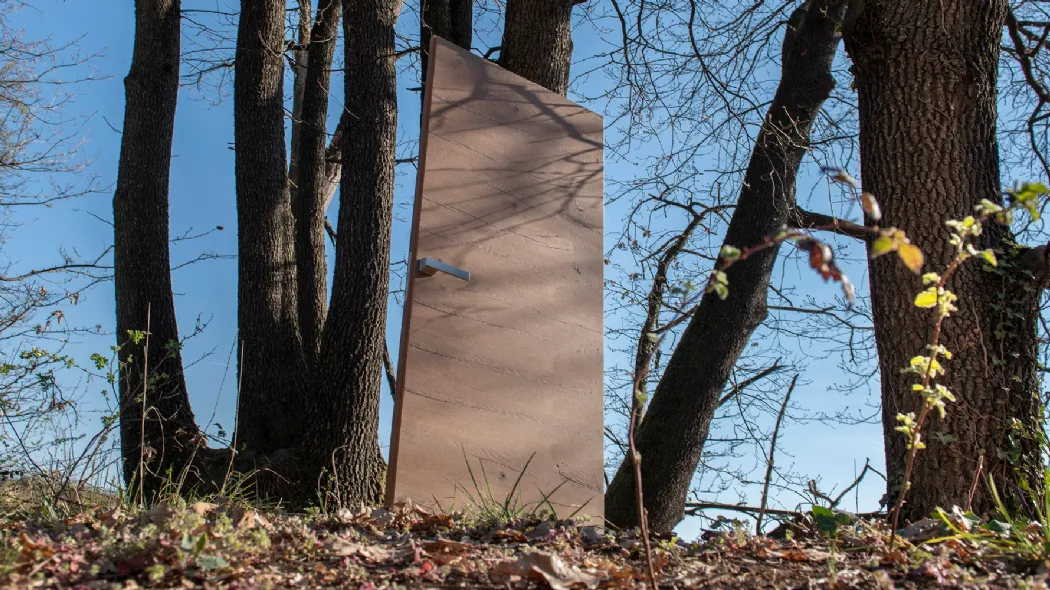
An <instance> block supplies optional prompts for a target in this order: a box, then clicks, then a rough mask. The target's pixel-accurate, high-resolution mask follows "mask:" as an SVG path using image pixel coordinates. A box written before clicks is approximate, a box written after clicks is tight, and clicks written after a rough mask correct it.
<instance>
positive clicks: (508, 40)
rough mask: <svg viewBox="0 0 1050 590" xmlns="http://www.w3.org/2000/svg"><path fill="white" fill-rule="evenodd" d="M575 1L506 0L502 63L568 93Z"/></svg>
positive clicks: (528, 77) (500, 63)
mask: <svg viewBox="0 0 1050 590" xmlns="http://www.w3.org/2000/svg"><path fill="white" fill-rule="evenodd" d="M574 4H575V2H574V1H573V0H507V14H506V21H505V22H504V25H503V43H502V45H501V46H500V56H499V65H500V66H502V67H503V68H505V69H506V70H508V71H511V72H514V73H515V74H517V75H519V76H521V77H522V78H525V79H527V80H531V81H532V82H535V83H536V84H539V85H540V86H543V87H544V88H546V89H548V90H550V91H551V92H555V93H557V94H560V95H562V96H565V94H566V93H567V92H568V91H569V65H570V64H571V62H572V7H573V5H574Z"/></svg>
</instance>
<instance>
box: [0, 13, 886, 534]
mask: <svg viewBox="0 0 1050 590" xmlns="http://www.w3.org/2000/svg"><path fill="white" fill-rule="evenodd" d="M33 4H34V7H33V8H28V9H23V10H22V11H21V12H20V13H18V14H17V15H16V19H15V23H14V24H15V25H16V26H18V27H24V28H25V29H26V30H27V36H28V37H29V38H38V37H43V36H47V35H50V36H52V38H53V40H54V41H55V43H56V44H60V43H62V42H65V41H69V40H72V39H74V38H78V37H81V36H84V35H86V36H85V37H84V39H83V40H82V41H81V47H82V49H83V50H84V51H85V52H86V53H94V52H101V55H100V56H99V57H98V58H97V59H94V60H93V61H92V62H91V64H90V67H91V68H92V69H93V70H94V71H95V73H96V75H97V76H99V77H101V78H102V79H100V80H98V81H94V82H90V83H85V84H82V85H81V86H80V87H79V89H78V92H77V95H76V99H75V101H74V102H73V103H72V104H71V105H70V106H71V108H72V109H73V110H74V111H75V113H73V114H75V115H83V116H88V117H90V118H89V120H88V123H87V125H86V126H85V128H84V134H85V136H86V140H87V142H86V144H85V154H87V155H91V156H93V160H92V161H91V163H90V165H89V170H90V171H91V172H93V173H96V174H98V175H99V176H100V177H101V178H102V182H103V183H104V184H105V185H106V186H107V187H108V188H107V189H106V190H104V191H102V192H101V193H100V194H97V195H93V196H89V197H85V198H83V199H80V200H78V201H76V202H74V203H69V204H64V205H59V206H56V207H54V208H50V209H37V210H33V211H32V212H29V213H24V214H23V215H22V217H20V218H19V220H20V221H22V222H24V225H23V227H22V228H21V229H20V230H19V231H18V232H16V233H15V234H14V236H13V238H12V240H11V241H10V242H9V243H8V244H6V246H5V251H4V254H5V255H6V256H7V257H9V258H11V259H12V260H13V261H14V262H15V263H16V267H17V268H20V269H29V268H35V267H40V266H45V265H49V264H54V263H55V262H56V261H57V260H58V255H57V250H58V248H59V247H60V246H62V247H65V248H66V249H70V250H72V249H76V251H78V252H80V253H81V254H83V255H84V256H88V257H90V256H92V255H94V254H95V253H98V252H101V251H103V250H105V249H106V248H107V247H108V246H109V244H110V243H111V241H112V235H111V227H110V226H109V225H107V223H105V222H104V221H103V220H105V219H108V218H110V217H111V211H110V200H111V198H112V183H113V182H114V181H115V178H116V169H117V158H118V155H119V147H120V143H119V142H120V135H119V131H118V130H119V128H120V125H121V121H122V120H123V109H124V90H123V77H124V76H125V75H126V74H127V71H128V68H129V64H130V59H131V49H132V42H133V38H132V33H133V30H134V14H133V9H132V3H131V2H130V1H118V0H91V1H83V0H82V1H74V0H67V1H60V0H35V1H34V2H33ZM184 5H185V7H186V8H191V7H199V8H215V6H216V4H215V0H212V2H207V1H205V0H185V1H184ZM399 28H400V30H401V31H402V32H403V33H404V34H405V35H411V36H415V34H416V31H418V26H417V24H416V20H415V15H414V14H412V13H410V12H407V11H406V13H405V15H404V16H403V18H402V21H401V23H400V24H399ZM610 41H611V42H615V39H613V40H610ZM574 43H575V58H576V59H577V60H582V59H584V58H586V56H588V55H593V54H595V53H599V52H602V51H606V50H608V48H609V45H608V44H607V43H606V42H605V41H603V40H602V39H601V33H600V31H599V30H597V29H596V28H595V27H592V26H589V25H582V26H579V27H578V28H577V29H576V32H575V34H574ZM495 44H498V31H496V32H495V33H492V32H489V33H484V32H479V39H478V42H477V43H476V45H478V46H481V47H484V46H488V45H495ZM185 46H188V44H184V47H185ZM400 65H401V67H402V69H404V70H407V71H406V72H405V73H404V74H403V75H402V79H401V80H399V102H400V115H399V121H400V126H401V128H402V135H403V137H402V142H411V141H413V140H414V138H415V136H416V133H417V132H418V121H419V95H418V93H416V92H412V91H409V90H408V89H409V88H412V87H415V86H418V82H417V80H416V78H415V71H414V70H411V69H408V68H407V67H405V66H406V65H407V64H405V63H402V64H400ZM580 69H581V70H582V69H583V68H582V67H581V68H580ZM608 83H609V82H608V80H607V79H606V78H605V77H604V76H602V75H600V74H594V75H592V76H589V77H588V78H587V79H586V80H583V81H580V86H579V87H578V88H577V89H578V90H579V91H581V92H580V93H577V94H575V95H573V94H570V96H571V97H573V98H576V99H579V98H580V94H587V95H590V94H595V93H597V92H598V91H600V90H601V89H602V88H603V85H605V84H608ZM333 89H341V81H340V80H338V79H336V80H334V81H333ZM226 90H227V91H230V90H232V89H231V88H229V87H227V88H226ZM340 94H341V91H339V92H335V97H334V99H333V101H334V102H333V105H332V109H331V110H332V111H333V113H335V112H338V103H339V95H340ZM216 98H217V97H215V96H214V95H212V96H205V95H202V93H200V92H198V91H196V90H195V89H193V88H184V89H183V91H182V92H181V94H180V101H179V110H178V114H177V122H176V134H175V143H174V149H173V154H172V164H171V165H172V170H171V227H170V231H171V234H172V236H173V237H174V236H177V235H182V234H184V233H187V232H193V233H198V232H201V231H207V230H210V229H213V228H215V227H216V226H223V227H224V228H225V229H224V230H223V231H215V232H212V233H210V234H208V235H207V236H206V237H204V238H201V239H197V240H192V241H187V242H180V243H176V244H174V245H173V247H172V258H173V260H172V262H173V265H177V264H179V263H180V262H183V261H186V260H190V259H193V258H195V257H196V256H198V255H199V254H200V253H201V252H205V251H208V252H216V253H219V254H225V255H232V254H235V253H236V210H235V202H234V178H233V157H234V153H233V151H231V150H230V145H231V144H232V141H233V119H232V102H231V101H230V100H229V97H226V98H225V99H223V100H218V101H216V100H213V99H216ZM584 104H585V105H586V106H589V107H591V108H592V109H593V110H596V111H598V112H599V113H601V110H600V107H601V105H589V104H587V103H584ZM334 122H335V117H334V115H333V119H332V127H334ZM616 133H617V130H616V129H610V130H609V131H607V137H615V136H616ZM646 149H652V147H651V146H650V147H645V146H643V147H642V148H640V150H639V153H638V154H632V159H635V157H637V158H641V157H642V156H644V154H645V150H646ZM403 151H404V155H405V156H413V155H415V147H414V144H410V143H406V144H405V146H404V150H403ZM606 165H607V168H606V174H607V177H608V178H620V179H624V178H630V177H631V176H632V175H635V174H638V173H639V170H640V166H639V165H638V164H637V162H636V161H635V162H632V161H622V160H620V159H617V158H615V157H612V155H611V154H607V162H606ZM399 172H400V176H399V186H398V189H397V196H396V200H397V203H398V205H397V209H396V211H395V215H396V216H397V222H396V224H395V228H394V234H393V244H394V248H393V253H392V257H393V259H403V258H404V256H405V253H406V251H407V248H408V234H409V227H408V221H409V219H410V209H409V205H408V204H409V203H410V201H411V196H412V191H413V189H414V174H415V170H414V168H412V167H411V166H402V167H401V168H400V170H399ZM727 190H730V191H732V192H735V190H736V189H732V188H730V189H727ZM836 191H837V189H834V188H831V187H828V185H827V183H826V182H824V181H823V180H822V179H820V178H818V177H817V175H815V174H814V173H813V171H812V170H811V171H810V172H809V173H808V176H807V177H806V180H805V190H803V189H802V188H801V187H800V191H799V194H800V199H801V200H802V201H803V203H805V202H806V200H808V199H812V200H813V201H814V202H816V203H822V202H824V203H826V202H828V201H829V200H831V198H832V195H833V194H837V192H836ZM336 206H338V204H337V203H336V204H335V205H333V209H332V211H330V214H329V217H330V219H332V221H333V223H334V221H335V217H336V216H335V211H336V210H335V207H336ZM814 208H820V207H819V206H814ZM625 213H626V203H617V204H616V205H613V206H610V207H608V209H607V211H606V230H607V234H608V237H607V242H608V244H607V245H608V246H609V247H612V246H613V245H614V244H615V239H616V238H615V235H614V234H615V232H617V231H618V230H619V229H620V228H621V227H622V220H623V218H624V215H625ZM92 214H94V216H93V215H92ZM95 216H97V217H99V218H101V219H102V220H99V219H97V218H96V217H95ZM42 239H43V243H42ZM713 239H714V241H716V242H717V241H720V238H718V237H717V236H715V237H714V238H713ZM846 253H848V255H849V257H850V258H849V261H848V262H847V266H846V268H847V270H848V272H850V274H851V275H852V278H853V280H854V282H855V283H857V285H858V287H859V289H860V291H861V294H862V295H863V294H864V293H865V292H866V283H867V279H866V276H865V275H864V265H863V251H862V250H861V249H860V248H858V247H857V246H853V247H852V248H848V249H847V250H846ZM782 258H783V259H784V264H783V265H782V268H781V270H780V273H781V275H782V276H781V277H780V279H781V280H782V281H783V282H784V283H789V284H791V285H793V286H794V287H795V288H796V289H797V292H798V293H799V295H800V297H804V296H812V297H813V298H814V299H815V300H816V301H818V302H826V304H827V305H831V304H832V302H833V300H834V297H835V296H836V295H837V294H838V293H839V291H838V287H837V286H835V285H826V284H824V283H822V282H821V281H819V280H817V279H815V278H814V277H813V276H812V275H810V274H808V273H806V272H804V269H800V267H799V264H798V258H797V257H794V256H792V255H784V256H782ZM858 259H859V261H858ZM617 262H619V263H624V264H625V263H626V259H624V260H618V261H617ZM858 262H859V263H858ZM235 277H236V261H235V260H232V259H226V260H214V261H207V262H201V263H198V264H195V265H192V266H189V267H186V268H183V269H180V270H177V271H176V272H175V273H174V275H173V284H174V289H175V292H176V294H177V297H176V309H177V313H178V317H179V322H180V327H181V333H182V334H183V335H184V336H185V335H186V334H189V333H190V332H191V331H192V329H193V327H194V325H195V322H196V321H197V319H198V318H201V319H203V320H204V321H206V322H208V325H207V329H206V330H205V331H204V332H203V334H201V335H200V336H198V337H197V338H195V339H193V340H191V341H190V342H188V343H187V346H186V352H185V357H184V358H185V361H186V362H187V364H188V368H187V378H188V382H189V386H190V398H191V401H192V403H193V408H194V411H195V413H196V416H197V418H198V421H199V422H200V423H201V424H202V426H204V425H207V424H208V423H209V419H210V418H211V416H212V413H213V408H214V409H215V418H214V421H215V422H218V423H220V424H222V425H223V426H224V427H226V428H227V429H231V428H232V426H233V408H234V394H235V390H236V387H235V378H234V375H235V371H234V367H233V366H232V365H230V363H229V359H230V353H231V350H232V347H233V345H234V342H235V334H236V327H237V326H236V307H235V305H236V287H237V286H236V280H235ZM112 295H113V294H112V288H111V286H110V285H108V284H106V285H101V286H99V287H97V288H95V289H93V290H92V291H90V292H89V293H87V294H86V295H85V296H84V297H82V298H81V300H80V302H79V303H78V305H76V306H75V307H72V308H70V309H69V310H67V312H66V313H67V321H69V322H70V323H71V324H82V325H95V324H101V325H103V326H104V327H105V329H107V330H112V327H113V325H114V321H115V320H114V302H113V298H112ZM392 304H393V305H392V306H391V309H390V312H389V316H390V321H389V329H388V342H389V343H390V348H391V351H392V353H393V354H395V355H396V351H397V350H398V346H397V340H398V338H399V334H400V326H399V324H400V319H401V312H400V308H399V307H397V306H396V302H395V301H393V300H392ZM776 313H777V312H774V314H776ZM783 320H784V321H786V322H792V321H794V319H793V318H792V317H790V316H784V317H783ZM624 321H625V319H624V318H623V317H618V316H615V315H614V316H610V317H608V318H607V322H608V324H609V325H610V326H618V325H621V324H623V322H624ZM780 338H781V339H782V340H781V341H780V342H778V343H777V344H779V345H783V347H785V348H787V349H789V350H791V351H792V352H793V353H794V354H795V355H797V356H798V357H810V358H811V359H814V360H813V361H812V362H809V363H808V364H807V365H806V367H805V370H804V371H803V377H802V380H801V381H800V386H799V388H798V390H797V391H796V393H795V397H794V400H795V402H796V403H797V404H799V405H801V406H804V407H806V408H809V409H811V410H817V411H824V412H829V413H833V412H835V411H841V410H843V409H845V408H846V407H852V408H854V409H856V408H866V410H867V411H869V412H870V411H871V408H870V403H872V402H873V401H874V400H875V398H874V397H873V395H872V390H871V389H869V386H865V387H863V388H862V389H861V390H859V391H856V392H854V393H853V394H851V395H849V396H843V394H841V393H840V392H837V391H834V390H832V389H830V387H831V386H833V385H835V384H841V383H844V382H845V381H846V376H844V375H843V374H842V373H841V371H840V370H839V368H838V367H837V365H836V362H835V360H834V358H832V357H834V354H833V353H831V352H829V351H828V350H826V347H825V346H824V345H821V344H819V343H817V344H815V343H812V342H807V341H805V340H794V341H792V340H791V339H790V338H788V337H785V336H781V337H780ZM759 340H761V339H759ZM112 343H113V339H112V336H110V335H102V336H98V337H86V336H85V337H78V338H77V339H76V340H75V341H74V342H71V344H70V349H69V350H70V352H72V353H73V354H74V355H76V356H78V357H81V358H86V356H87V355H88V354H90V353H91V352H94V351H105V350H107V349H108V347H109V346H110V345H111V344H112ZM767 344H768V343H766V342H758V348H760V349H762V348H764V347H766V346H767ZM395 363H396V358H395ZM606 365H607V367H609V368H613V369H615V368H620V369H624V368H626V367H629V366H630V362H629V359H628V358H627V357H626V356H624V355H622V354H618V353H613V352H611V351H610V352H608V353H607V359H606ZM222 383H224V386H223V387H222V388H221V389H220V384H222ZM870 385H871V386H874V385H877V384H875V383H873V384H870ZM384 387H385V385H384ZM92 395H93V394H92ZM88 399H89V400H90V399H91V397H90V395H89V398H88ZM391 415H392V404H391V402H390V397H389V395H387V394H386V392H385V391H384V396H383V401H382V408H381V434H380V439H381V441H382V442H383V444H384V446H385V445H386V442H387V441H388V439H389V429H390V417H391ZM765 426H766V427H768V424H766V425H765ZM211 432H212V433H214V432H215V430H214V429H212V430H211ZM880 436H881V429H880V428H879V427H878V426H877V425H870V424H867V425H859V426H854V427H849V428H847V427H845V426H840V427H838V428H835V427H832V426H828V425H823V424H820V423H816V422H809V423H805V424H789V425H788V426H787V427H786V430H785V431H784V433H783V434H782V439H781V441H782V451H781V453H780V454H779V455H778V463H779V464H781V465H785V466H787V465H791V466H793V469H794V470H795V471H798V472H802V473H807V474H810V476H811V477H819V478H821V481H822V484H821V489H822V490H824V491H829V490H830V489H831V488H832V487H833V486H834V485H835V484H838V486H839V489H841V487H842V486H843V485H845V483H846V482H849V481H851V480H852V479H853V477H854V475H855V473H856V471H857V470H859V468H860V466H862V465H863V464H864V461H865V459H867V458H870V459H871V461H872V464H873V465H874V466H876V467H879V468H880V469H881V466H882V463H883V460H882V444H881V438H880ZM759 460H760V459H759V458H758V457H755V456H751V455H748V456H745V457H743V458H742V459H740V463H741V464H743V465H754V464H755V463H756V461H759ZM759 477H760V476H759V475H758V474H755V476H754V479H758V478H759ZM755 489H756V488H755V486H750V487H748V488H747V489H746V490H743V492H744V495H745V497H746V498H747V499H748V500H749V501H750V502H757V496H756V495H755ZM882 491H883V486H882V482H881V480H878V479H876V478H869V479H868V480H867V481H866V482H865V484H864V485H863V486H861V488H860V492H859V508H860V509H861V510H870V509H874V508H876V507H877V500H878V498H879V496H881V494H882ZM705 499H708V500H721V501H729V502H733V501H736V500H737V494H736V492H735V491H733V492H727V493H726V494H724V495H722V496H721V497H718V498H714V497H708V498H705ZM778 499H779V500H780V501H781V502H782V503H783V504H784V505H785V506H786V507H788V508H794V507H795V505H796V504H797V503H798V502H799V501H800V498H799V497H797V496H796V495H794V494H791V493H781V494H779V495H778ZM848 507H850V508H852V507H853V504H852V502H851V503H849V506H848ZM698 527H699V523H698V522H696V521H690V522H687V523H685V524H684V525H683V526H682V527H681V529H680V530H681V532H682V533H683V534H684V536H686V537H693V536H695V535H696V534H697V533H698V532H699V528H698Z"/></svg>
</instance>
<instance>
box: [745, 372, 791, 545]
mask: <svg viewBox="0 0 1050 590" xmlns="http://www.w3.org/2000/svg"><path fill="white" fill-rule="evenodd" d="M796 383H798V374H796V375H795V376H794V377H792V378H791V385H789V386H788V390H787V393H785V394H784V403H782V404H780V413H778V414H777V422H776V425H775V426H774V427H773V437H772V440H770V441H769V458H768V459H766V477H765V479H764V480H763V482H762V501H761V503H760V505H759V511H758V518H757V519H756V522H755V534H756V535H761V534H762V519H763V518H765V516H766V506H767V504H768V503H769V482H770V480H772V479H773V465H774V463H773V459H774V456H775V454H776V451H777V437H779V436H780V426H781V425H782V424H783V423H784V414H787V409H788V402H790V401H791V392H793V391H795V384H796Z"/></svg>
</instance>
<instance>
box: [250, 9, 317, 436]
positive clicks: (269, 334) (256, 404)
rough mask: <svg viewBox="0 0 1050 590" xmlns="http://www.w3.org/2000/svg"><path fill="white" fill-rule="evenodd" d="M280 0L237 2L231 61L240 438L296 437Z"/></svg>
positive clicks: (298, 373)
mask: <svg viewBox="0 0 1050 590" xmlns="http://www.w3.org/2000/svg"><path fill="white" fill-rule="evenodd" d="M284 9H285V2H284V1H283V0H243V1H242V2H241V16H240V22H239V25H238V29H237V55H236V63H235V66H234V101H233V110H234V140H235V142H236V147H237V151H236V163H235V174H236V184H237V224H238V230H239V231H238V235H237V246H238V258H237V262H238V268H237V271H238V284H239V290H238V293H237V296H238V300H237V303H238V307H237V320H238V326H239V330H238V336H239V338H240V342H239V344H240V349H239V355H240V359H241V362H240V365H239V379H240V384H241V387H240V395H239V399H238V405H237V412H238V415H237V433H236V436H237V443H238V445H245V446H247V447H248V448H250V449H252V450H254V451H256V452H260V453H267V452H270V451H274V450H277V449H282V448H288V447H291V446H294V445H296V444H298V443H299V442H300V439H301V437H300V436H299V433H300V432H301V431H302V429H303V403H304V402H303V385H304V379H305V365H304V356H303V347H302V341H301V340H300V336H299V322H298V317H297V316H298V312H297V305H296V300H297V296H296V295H297V294H296V276H295V275H296V270H295V261H294V242H293V232H292V230H293V221H292V210H291V202H290V196H289V193H288V182H287V177H286V170H287V169H286V158H285V136H284V86H283V75H284Z"/></svg>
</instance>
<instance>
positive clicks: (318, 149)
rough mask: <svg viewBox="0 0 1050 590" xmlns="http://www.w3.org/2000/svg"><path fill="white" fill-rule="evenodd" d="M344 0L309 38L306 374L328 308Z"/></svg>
mask: <svg viewBox="0 0 1050 590" xmlns="http://www.w3.org/2000/svg"><path fill="white" fill-rule="evenodd" d="M341 11H342V2H341V1H340V0H321V3H320V4H319V6H318V8H317V19H316V20H315V21H314V25H313V29H312V31H311V33H310V35H309V37H310V45H309V48H308V50H307V63H308V64H309V66H308V67H307V69H306V74H305V82H304V84H303V96H302V113H301V116H302V119H301V121H300V123H299V136H298V154H297V155H296V161H297V162H298V167H297V176H298V186H297V187H296V198H295V199H293V201H292V203H293V206H294V213H295V262H296V271H297V275H298V287H299V296H298V303H299V328H300V333H301V334H302V339H303V351H304V353H305V357H306V366H307V370H310V369H312V368H313V367H314V366H315V365H316V362H317V355H318V354H320V351H321V333H322V332H323V330H324V321H325V314H326V311H327V306H328V263H327V260H326V250H325V230H324V217H325V200H326V198H327V191H328V190H329V187H330V186H331V183H330V182H329V176H328V170H327V169H328V162H327V156H326V152H327V142H328V133H327V124H328V92H329V86H330V82H331V69H332V58H333V56H334V54H335V46H336V37H337V34H338V32H339V17H340V12H341Z"/></svg>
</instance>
